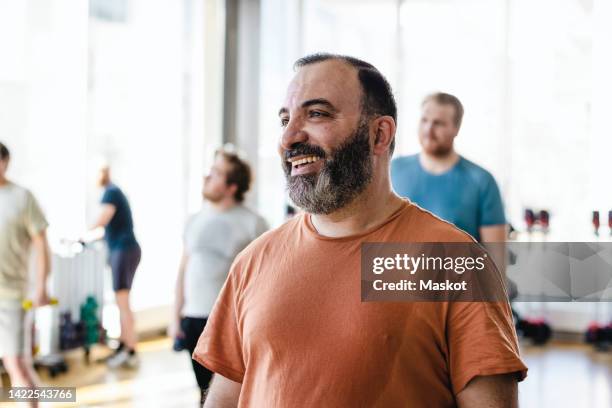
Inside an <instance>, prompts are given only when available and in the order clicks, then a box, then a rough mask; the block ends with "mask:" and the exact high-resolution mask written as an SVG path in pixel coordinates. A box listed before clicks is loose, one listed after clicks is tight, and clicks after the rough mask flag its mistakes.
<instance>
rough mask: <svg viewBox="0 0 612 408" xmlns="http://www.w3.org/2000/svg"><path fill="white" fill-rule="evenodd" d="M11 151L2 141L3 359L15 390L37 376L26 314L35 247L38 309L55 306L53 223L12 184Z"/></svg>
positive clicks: (0, 308) (0, 329)
mask: <svg viewBox="0 0 612 408" xmlns="http://www.w3.org/2000/svg"><path fill="white" fill-rule="evenodd" d="M9 159H10V153H9V150H8V149H7V148H6V146H5V145H3V144H2V143H0V357H2V363H3V365H4V368H5V369H6V371H7V372H8V374H9V376H10V378H11V385H12V386H14V387H34V386H36V384H35V379H36V376H35V375H34V373H33V370H32V367H31V366H30V365H29V364H28V361H29V360H28V358H26V356H27V350H25V331H26V327H25V311H24V308H23V304H24V301H25V300H26V296H27V295H28V294H29V291H28V266H29V260H30V248H31V247H32V246H33V247H34V249H35V250H36V255H37V257H36V259H37V262H36V281H35V285H36V286H35V291H34V293H33V296H34V297H33V298H32V299H29V300H30V301H31V305H32V306H34V307H37V306H44V305H46V304H48V303H49V297H48V295H47V277H48V276H49V270H50V268H51V261H50V254H49V246H48V244H47V236H46V230H47V225H48V224H47V220H46V219H45V216H44V214H43V213H42V211H41V209H40V207H39V205H38V203H37V201H36V199H35V198H34V196H33V195H32V193H30V192H29V191H28V190H26V189H25V188H23V187H21V186H18V185H17V184H15V183H12V182H11V181H9V180H7V178H6V171H7V168H8V164H9Z"/></svg>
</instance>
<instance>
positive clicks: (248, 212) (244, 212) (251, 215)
mask: <svg viewBox="0 0 612 408" xmlns="http://www.w3.org/2000/svg"><path fill="white" fill-rule="evenodd" d="M235 208H236V211H237V212H238V214H240V216H241V217H245V218H247V219H249V220H253V221H254V222H262V221H264V217H262V216H261V215H260V214H259V213H258V212H257V211H255V210H253V209H252V208H249V207H247V206H246V205H243V204H240V205H237V206H236V207H235Z"/></svg>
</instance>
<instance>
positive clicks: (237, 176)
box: [215, 147, 251, 203]
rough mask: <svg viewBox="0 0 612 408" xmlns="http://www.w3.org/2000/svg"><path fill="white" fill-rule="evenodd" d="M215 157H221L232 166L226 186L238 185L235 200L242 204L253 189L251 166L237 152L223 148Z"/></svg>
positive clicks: (227, 176)
mask: <svg viewBox="0 0 612 408" xmlns="http://www.w3.org/2000/svg"><path fill="white" fill-rule="evenodd" d="M215 156H221V157H223V159H225V161H226V162H227V163H228V164H229V165H230V170H229V171H228V173H227V174H226V180H225V184H227V185H228V186H229V185H231V184H235V185H236V187H237V188H236V192H235V193H234V200H236V202H238V203H241V202H243V201H244V195H245V194H246V192H247V191H249V188H250V187H251V166H249V164H248V163H247V162H246V161H245V160H243V159H242V158H241V157H240V156H239V155H238V154H237V153H236V152H233V151H232V150H231V149H230V148H226V147H222V148H220V149H218V150H217V151H216V152H215Z"/></svg>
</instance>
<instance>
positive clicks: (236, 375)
mask: <svg viewBox="0 0 612 408" xmlns="http://www.w3.org/2000/svg"><path fill="white" fill-rule="evenodd" d="M236 268H237V267H236V266H235V264H234V266H232V270H231V271H230V273H229V275H228V277H227V280H226V281H225V285H224V286H223V289H222V290H221V293H220V294H219V297H218V298H217V301H216V303H215V305H214V307H213V310H212V312H211V314H210V316H209V318H208V321H207V322H206V327H205V328H204V331H203V332H202V334H201V335H200V338H199V340H198V344H197V346H196V348H195V351H194V352H193V358H194V359H195V360H196V361H198V362H199V363H200V364H202V365H203V366H205V367H206V368H208V369H209V370H211V371H213V372H215V373H218V374H221V375H222V376H224V377H225V378H229V379H230V380H232V381H236V382H239V383H241V382H242V379H243V377H244V372H245V364H244V358H243V354H242V341H241V335H240V330H239V328H238V317H237V310H236V304H237V301H238V290H237V283H238V282H237V280H236V276H235V273H236Z"/></svg>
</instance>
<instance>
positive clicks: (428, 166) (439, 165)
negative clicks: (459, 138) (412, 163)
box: [419, 150, 461, 174]
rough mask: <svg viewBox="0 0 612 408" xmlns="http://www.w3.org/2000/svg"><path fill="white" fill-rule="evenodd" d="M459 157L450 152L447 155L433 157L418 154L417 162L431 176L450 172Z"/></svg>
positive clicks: (452, 151) (455, 153) (453, 151)
mask: <svg viewBox="0 0 612 408" xmlns="http://www.w3.org/2000/svg"><path fill="white" fill-rule="evenodd" d="M460 158H461V157H460V156H459V155H458V154H457V152H455V150H451V151H450V152H449V153H448V154H447V155H444V156H434V155H431V154H428V153H426V152H421V154H419V162H420V163H421V166H422V167H423V169H424V170H425V171H427V172H428V173H432V174H442V173H445V172H447V171H448V170H450V169H451V168H452V167H453V166H454V165H455V164H457V162H458V161H459V159H460Z"/></svg>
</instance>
